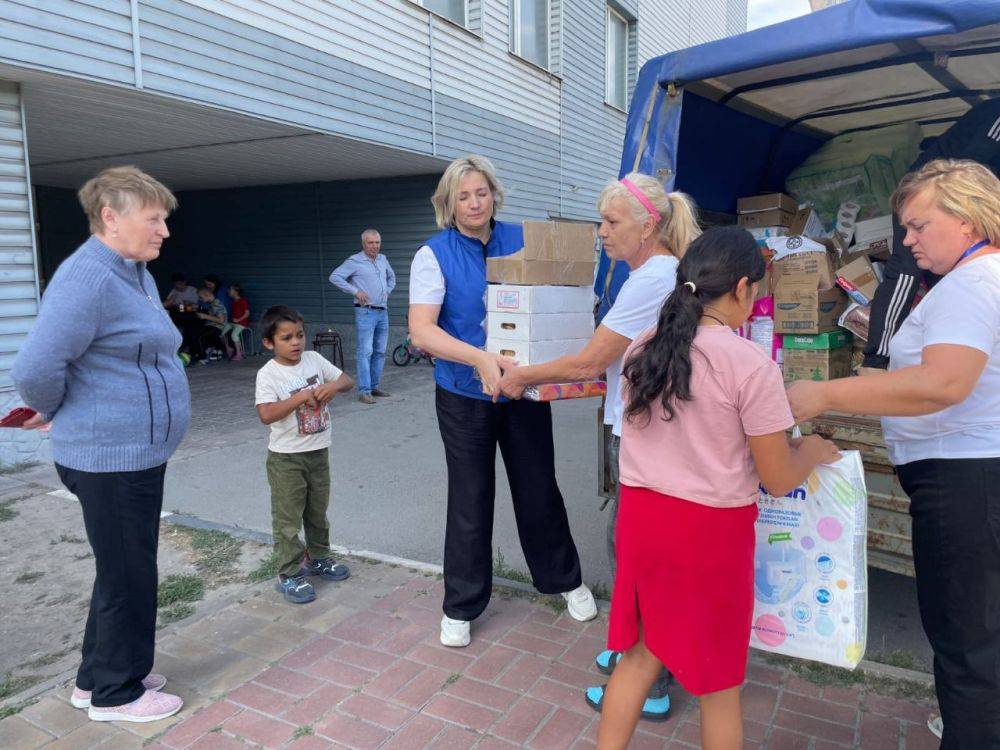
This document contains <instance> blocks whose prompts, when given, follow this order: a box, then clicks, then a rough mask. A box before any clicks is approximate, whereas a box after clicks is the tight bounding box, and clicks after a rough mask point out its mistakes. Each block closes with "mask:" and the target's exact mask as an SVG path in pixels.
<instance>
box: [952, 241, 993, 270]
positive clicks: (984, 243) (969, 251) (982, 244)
mask: <svg viewBox="0 0 1000 750" xmlns="http://www.w3.org/2000/svg"><path fill="white" fill-rule="evenodd" d="M988 244H990V241H989V240H980V241H979V242H977V243H976V244H975V245H972V246H971V247H969V248H967V249H966V251H965V252H964V253H962V255H961V257H960V258H959V259H958V260H957V261H955V265H956V266H957V265H958V264H959V263H961V262H962V261H963V260H965V259H966V258H968V257H969V256H970V255H972V254H973V253H975V252H976V251H978V250H982V249H983V248H984V247H986V246H987V245H988Z"/></svg>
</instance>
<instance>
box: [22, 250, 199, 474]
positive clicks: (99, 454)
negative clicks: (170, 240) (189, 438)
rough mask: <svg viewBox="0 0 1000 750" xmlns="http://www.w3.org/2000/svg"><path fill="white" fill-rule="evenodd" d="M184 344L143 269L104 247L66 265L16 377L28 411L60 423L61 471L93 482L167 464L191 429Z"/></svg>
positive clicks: (55, 446) (56, 426) (56, 434)
mask: <svg viewBox="0 0 1000 750" xmlns="http://www.w3.org/2000/svg"><path fill="white" fill-rule="evenodd" d="M180 344H181V337H180V334H179V333H178V331H177V329H176V328H175V327H174V325H173V323H172V322H171V321H170V316H169V315H168V314H167V312H166V311H165V310H164V309H163V306H162V305H161V304H160V299H159V294H158V292H157V289H156V284H155V282H154V281H153V277H152V276H151V275H150V274H149V271H147V270H146V264H145V263H139V262H135V261H129V260H125V259H124V258H122V257H121V256H120V255H118V253H116V252H115V251H114V250H112V249H111V248H109V247H108V246H107V245H105V244H104V243H102V242H101V241H99V240H98V239H97V238H96V237H91V238H90V239H88V240H87V241H86V242H84V243H83V245H81V246H80V248H79V249H78V250H77V251H76V252H75V253H73V254H72V255H71V256H70V257H69V258H67V259H66V260H65V261H64V262H63V263H62V265H61V266H59V270H58V271H56V273H55V275H54V276H53V277H52V282H51V283H50V284H49V287H48V289H46V291H45V296H44V298H43V299H42V308H41V311H40V312H39V315H38V320H37V321H36V322H35V327H34V329H33V330H32V331H31V334H30V335H29V336H28V338H27V340H26V341H25V343H24V345H23V346H22V347H21V351H20V353H19V354H18V356H17V359H16V360H15V361H14V367H13V370H12V372H11V375H12V377H13V379H14V383H15V384H16V385H17V389H18V391H19V392H20V394H21V398H23V399H24V402H25V403H26V404H27V405H28V406H30V407H31V408H33V409H35V410H36V411H38V412H40V413H42V414H44V415H46V416H47V417H49V418H51V419H52V420H53V423H52V433H51V436H52V457H53V458H54V459H55V462H56V463H58V464H61V465H62V466H66V467H68V468H71V469H77V470H80V471H92V472H113V471H140V470H142V469H149V468H152V467H154V466H159V465H160V464H162V463H164V462H165V461H166V460H167V459H168V458H169V457H170V455H171V454H172V453H173V452H174V450H176V448H177V446H178V444H180V442H181V438H183V437H184V433H185V432H186V431H187V428H188V425H189V423H190V421H191V397H190V393H189V390H188V381H187V375H186V374H185V373H184V368H183V366H182V364H181V362H180V360H179V359H178V358H177V349H178V347H179V346H180Z"/></svg>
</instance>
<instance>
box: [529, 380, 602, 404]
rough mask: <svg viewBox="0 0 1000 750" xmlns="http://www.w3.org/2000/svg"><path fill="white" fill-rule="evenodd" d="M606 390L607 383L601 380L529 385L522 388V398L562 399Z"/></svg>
mask: <svg viewBox="0 0 1000 750" xmlns="http://www.w3.org/2000/svg"><path fill="white" fill-rule="evenodd" d="M607 392H608V384H607V383H606V382H604V381H603V380H587V381H585V382H583V383H548V384H546V385H530V386H528V387H527V388H525V389H524V398H526V399H528V400H529V401H562V400H563V399H567V398H594V397H596V396H603V395H605V394H606V393H607Z"/></svg>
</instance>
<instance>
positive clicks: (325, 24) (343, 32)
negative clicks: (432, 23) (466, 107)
mask: <svg viewBox="0 0 1000 750" xmlns="http://www.w3.org/2000/svg"><path fill="white" fill-rule="evenodd" d="M167 5H169V6H174V5H181V6H183V5H192V6H197V7H199V8H203V9H204V10H208V11H211V12H212V13H215V14H217V15H219V16H220V17H222V18H229V19H232V20H234V21H238V22H239V23H242V24H246V25H248V26H251V27H254V28H257V29H261V30H263V31H267V32H268V33H270V34H275V35H277V36H280V37H282V38H284V39H288V40H290V41H294V42H297V43H298V44H301V45H304V46H306V47H310V48H312V49H316V50H321V51H323V52H326V53H328V54H331V55H336V56H339V57H344V58H348V59H350V60H352V61H353V62H356V63H357V64H358V65H362V66H364V67H367V68H371V69H372V70H376V71H379V72H380V73H384V74H386V75H391V76H394V77H397V78H402V79H403V80H406V81H409V82H410V83H412V84H414V85H417V86H424V87H427V86H429V77H430V71H429V60H428V56H427V23H426V16H427V13H426V11H424V10H422V9H421V8H418V7H416V6H415V5H413V4H412V3H409V2H405V0H391V1H390V2H385V1H384V0H334V1H331V0H296V2H293V3H288V2H280V1H279V0H230V1H227V0H187V1H186V2H184V3H177V2H170V3H167Z"/></svg>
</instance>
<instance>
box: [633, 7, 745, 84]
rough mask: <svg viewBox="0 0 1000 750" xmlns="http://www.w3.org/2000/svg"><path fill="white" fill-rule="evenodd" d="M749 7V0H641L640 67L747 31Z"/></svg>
mask: <svg viewBox="0 0 1000 750" xmlns="http://www.w3.org/2000/svg"><path fill="white" fill-rule="evenodd" d="M746 9H747V0H639V66H640V67H641V66H642V64H643V63H644V62H646V61H647V60H649V59H650V58H652V57H658V56H659V55H664V54H666V53H667V52H673V51H675V50H679V49H684V48H686V47H691V46H693V45H696V44H702V43H704V42H710V41H712V40H714V39H721V38H722V37H725V36H730V35H732V34H738V33H742V32H743V31H746V13H747V10H746ZM741 23H742V26H740V24H741Z"/></svg>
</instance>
